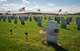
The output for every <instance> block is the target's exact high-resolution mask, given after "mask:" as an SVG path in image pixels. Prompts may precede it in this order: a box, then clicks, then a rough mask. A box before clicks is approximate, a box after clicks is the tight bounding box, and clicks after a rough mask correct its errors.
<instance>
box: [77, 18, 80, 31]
mask: <svg viewBox="0 0 80 51" xmlns="http://www.w3.org/2000/svg"><path fill="white" fill-rule="evenodd" d="M76 24H77V29H78V30H80V18H79V17H77V18H76Z"/></svg>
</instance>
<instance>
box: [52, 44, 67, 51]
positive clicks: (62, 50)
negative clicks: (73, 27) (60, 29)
mask: <svg viewBox="0 0 80 51" xmlns="http://www.w3.org/2000/svg"><path fill="white" fill-rule="evenodd" d="M51 46H52V47H53V48H55V50H56V51H68V50H67V49H65V48H63V47H61V46H59V45H57V44H54V45H51Z"/></svg>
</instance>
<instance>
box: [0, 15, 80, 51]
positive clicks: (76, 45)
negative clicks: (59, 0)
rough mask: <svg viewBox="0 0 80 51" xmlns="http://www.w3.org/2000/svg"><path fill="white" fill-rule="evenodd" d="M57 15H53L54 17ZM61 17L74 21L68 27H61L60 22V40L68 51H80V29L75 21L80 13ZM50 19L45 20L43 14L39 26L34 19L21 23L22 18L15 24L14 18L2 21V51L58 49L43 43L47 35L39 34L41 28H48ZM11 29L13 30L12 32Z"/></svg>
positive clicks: (0, 35)
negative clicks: (9, 21)
mask: <svg viewBox="0 0 80 51" xmlns="http://www.w3.org/2000/svg"><path fill="white" fill-rule="evenodd" d="M54 17H55V16H52V18H53V19H54ZM60 17H65V18H66V17H72V22H71V24H70V25H67V28H68V29H69V30H66V29H61V25H60V24H59V25H58V27H59V35H58V42H59V43H60V44H61V46H62V47H63V48H64V49H67V50H68V51H80V31H79V30H77V25H76V23H75V21H76V17H80V15H67V16H60ZM47 21H48V20H44V16H43V21H42V24H43V27H39V26H37V22H35V21H34V20H32V22H30V21H29V19H28V20H27V21H25V23H26V24H25V25H21V23H20V20H18V24H14V21H13V20H12V21H11V23H8V20H7V19H6V22H3V21H2V20H1V21H0V51H56V50H55V48H54V47H52V46H46V45H44V44H42V41H43V40H45V39H46V35H41V34H39V30H41V29H45V28H46V23H47ZM10 29H12V30H13V32H12V34H11V33H10ZM25 32H27V33H28V39H25V37H26V36H25Z"/></svg>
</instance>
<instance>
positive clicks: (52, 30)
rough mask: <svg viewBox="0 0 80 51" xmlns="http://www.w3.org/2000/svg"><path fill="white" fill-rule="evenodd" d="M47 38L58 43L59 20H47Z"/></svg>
mask: <svg viewBox="0 0 80 51" xmlns="http://www.w3.org/2000/svg"><path fill="white" fill-rule="evenodd" d="M46 34H47V39H46V41H47V42H48V41H50V42H54V43H57V35H58V23H57V21H54V20H50V21H48V22H47V29H46Z"/></svg>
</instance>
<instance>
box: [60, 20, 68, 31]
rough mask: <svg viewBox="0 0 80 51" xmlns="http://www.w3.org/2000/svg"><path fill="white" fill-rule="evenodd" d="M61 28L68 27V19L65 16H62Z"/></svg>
mask: <svg viewBox="0 0 80 51" xmlns="http://www.w3.org/2000/svg"><path fill="white" fill-rule="evenodd" d="M61 28H63V29H67V21H66V19H64V18H61Z"/></svg>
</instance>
